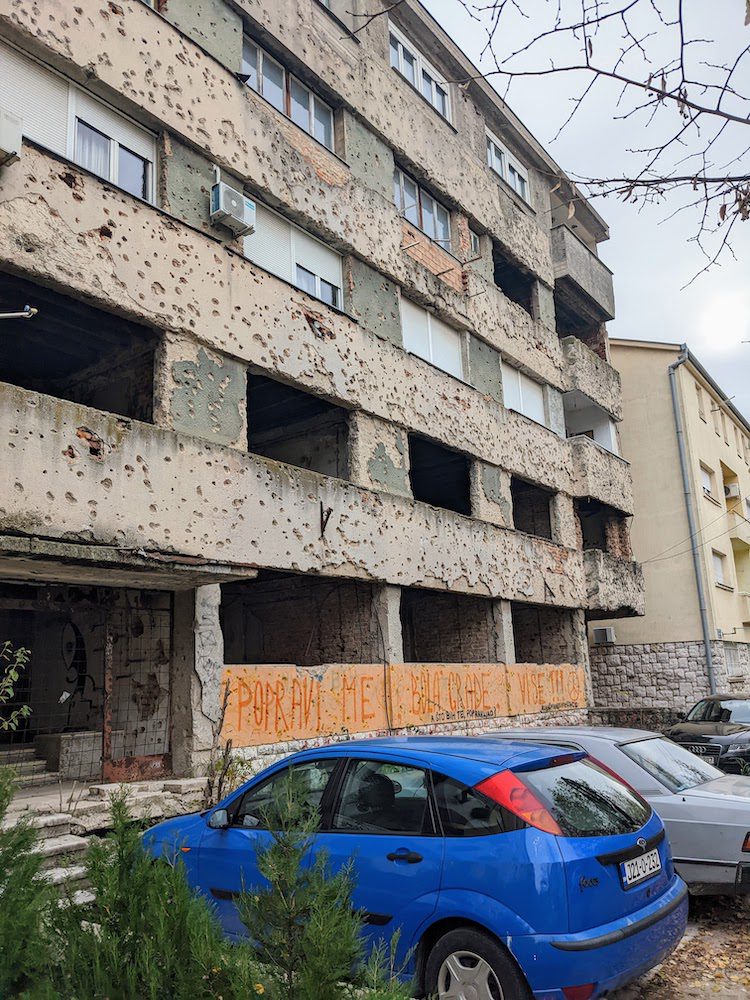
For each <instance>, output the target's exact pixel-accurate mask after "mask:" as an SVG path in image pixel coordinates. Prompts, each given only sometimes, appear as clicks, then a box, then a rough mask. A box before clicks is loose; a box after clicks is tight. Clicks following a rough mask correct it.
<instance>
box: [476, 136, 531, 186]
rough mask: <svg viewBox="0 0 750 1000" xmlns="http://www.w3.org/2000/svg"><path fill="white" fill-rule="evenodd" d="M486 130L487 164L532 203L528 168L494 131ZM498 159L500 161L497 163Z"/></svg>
mask: <svg viewBox="0 0 750 1000" xmlns="http://www.w3.org/2000/svg"><path fill="white" fill-rule="evenodd" d="M485 132H486V136H487V166H488V167H489V169H490V170H491V171H492V172H493V173H494V174H497V176H498V177H501V178H502V179H503V180H504V181H505V183H506V184H507V185H508V187H511V188H512V189H513V190H514V191H515V192H516V194H517V195H518V197H519V198H523V200H524V201H525V202H526V204H527V205H530V204H531V200H530V193H531V185H530V182H529V172H528V170H527V169H526V167H525V166H524V165H523V164H522V163H521V161H520V160H519V159H518V158H517V157H515V156H514V155H513V154H512V153H511V151H510V150H509V149H508V147H507V146H506V145H505V143H504V142H501V141H500V139H498V137H497V136H496V135H495V133H494V132H492V131H490V129H486V130H485ZM491 147H494V149H493V148H491ZM496 160H499V161H500V162H499V163H496V162H495V161H496Z"/></svg>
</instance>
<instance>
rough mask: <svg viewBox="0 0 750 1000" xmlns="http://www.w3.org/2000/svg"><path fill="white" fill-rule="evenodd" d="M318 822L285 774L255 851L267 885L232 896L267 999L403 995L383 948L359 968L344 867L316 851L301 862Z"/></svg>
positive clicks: (397, 998)
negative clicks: (267, 834) (334, 868)
mask: <svg viewBox="0 0 750 1000" xmlns="http://www.w3.org/2000/svg"><path fill="white" fill-rule="evenodd" d="M317 822H318V816H317V813H316V812H315V811H314V810H311V809H309V807H308V806H307V805H306V803H305V800H304V795H303V793H301V791H300V790H299V789H298V788H297V787H296V786H295V782H294V776H293V774H292V778H291V780H290V781H288V782H286V783H284V784H282V786H281V788H280V790H279V791H277V793H276V797H275V801H274V805H273V807H272V810H271V811H270V813H269V814H268V815H267V816H266V817H265V825H266V826H267V827H268V828H269V829H270V830H272V831H273V832H272V842H271V845H270V846H269V847H268V848H267V849H266V850H265V851H263V852H261V853H260V854H259V856H258V869H259V871H260V873H261V875H263V876H264V878H265V879H266V880H267V882H268V888H267V889H263V890H260V891H254V892H248V893H243V895H241V896H240V897H239V899H238V909H239V914H240V918H241V920H242V922H243V924H244V925H245V927H246V928H247V930H248V932H249V935H250V938H251V940H252V941H253V942H255V945H256V949H257V956H258V961H259V963H260V968H261V983H262V985H263V987H264V991H265V993H266V995H267V997H268V1000H346V998H349V997H357V998H362V1000H408V998H409V997H410V996H411V991H410V990H409V989H407V988H406V987H404V986H402V985H401V984H399V983H398V981H397V979H396V978H395V976H394V975H392V974H391V973H390V971H389V970H388V969H387V963H386V962H385V961H384V956H383V954H382V953H380V952H375V953H374V954H373V956H372V957H371V958H370V960H369V961H368V962H367V963H366V964H364V965H362V941H361V937H360V932H361V930H362V920H361V917H360V915H359V914H358V913H357V912H356V911H355V910H354V909H353V908H352V888H353V885H352V867H351V865H347V866H345V867H344V868H342V869H341V870H340V871H338V872H336V873H331V872H330V871H329V870H328V864H327V858H326V856H325V854H324V853H323V852H322V851H321V852H318V853H317V854H316V856H315V857H314V859H313V861H312V863H311V864H307V863H306V856H307V854H308V852H309V851H310V849H311V847H312V842H313V837H314V833H315V829H316V826H317ZM263 973H265V975H263Z"/></svg>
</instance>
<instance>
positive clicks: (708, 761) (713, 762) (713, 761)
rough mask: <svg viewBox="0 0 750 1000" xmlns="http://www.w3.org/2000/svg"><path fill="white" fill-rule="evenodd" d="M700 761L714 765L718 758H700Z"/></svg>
mask: <svg viewBox="0 0 750 1000" xmlns="http://www.w3.org/2000/svg"><path fill="white" fill-rule="evenodd" d="M701 759H702V760H705V762H706V763H707V764H714V765H715V764H716V761H717V760H718V758H717V757H703V758H701Z"/></svg>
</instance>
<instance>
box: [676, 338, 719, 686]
mask: <svg viewBox="0 0 750 1000" xmlns="http://www.w3.org/2000/svg"><path fill="white" fill-rule="evenodd" d="M689 359H690V351H689V350H688V346H687V344H683V345H682V348H681V349H680V356H679V358H678V359H677V361H675V362H674V364H671V365H670V366H669V369H668V371H669V388H670V389H671V391H672V412H673V413H674V422H675V429H676V431H677V446H678V449H679V452H680V469H681V470H682V488H683V492H684V494H685V508H686V510H687V519H688V529H689V531H690V542H691V547H692V550H693V568H694V570H695V586H696V590H697V591H698V605H699V607H700V616H701V628H702V629H703V645H704V647H705V650H706V670H707V672H708V686H709V689H710V692H711V694H716V675H715V673H714V656H713V649H712V647H711V628H710V626H709V623H708V607H707V604H706V589H705V587H704V586H703V570H702V567H701V557H700V545H699V544H698V527H697V525H696V521H695V510H694V508H693V491H692V489H691V487H690V471H689V469H688V461H687V448H686V446H685V425H684V423H683V420H682V411H681V410H680V401H679V395H678V388H677V369H678V368H680V367H682V365H684V364H685V362H686V361H688V360H689Z"/></svg>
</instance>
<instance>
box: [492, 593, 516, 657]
mask: <svg viewBox="0 0 750 1000" xmlns="http://www.w3.org/2000/svg"><path fill="white" fill-rule="evenodd" d="M492 619H493V622H494V628H495V643H496V659H497V662H498V663H515V662H516V647H515V642H514V641H513V614H512V611H511V605H510V601H493V602H492Z"/></svg>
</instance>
